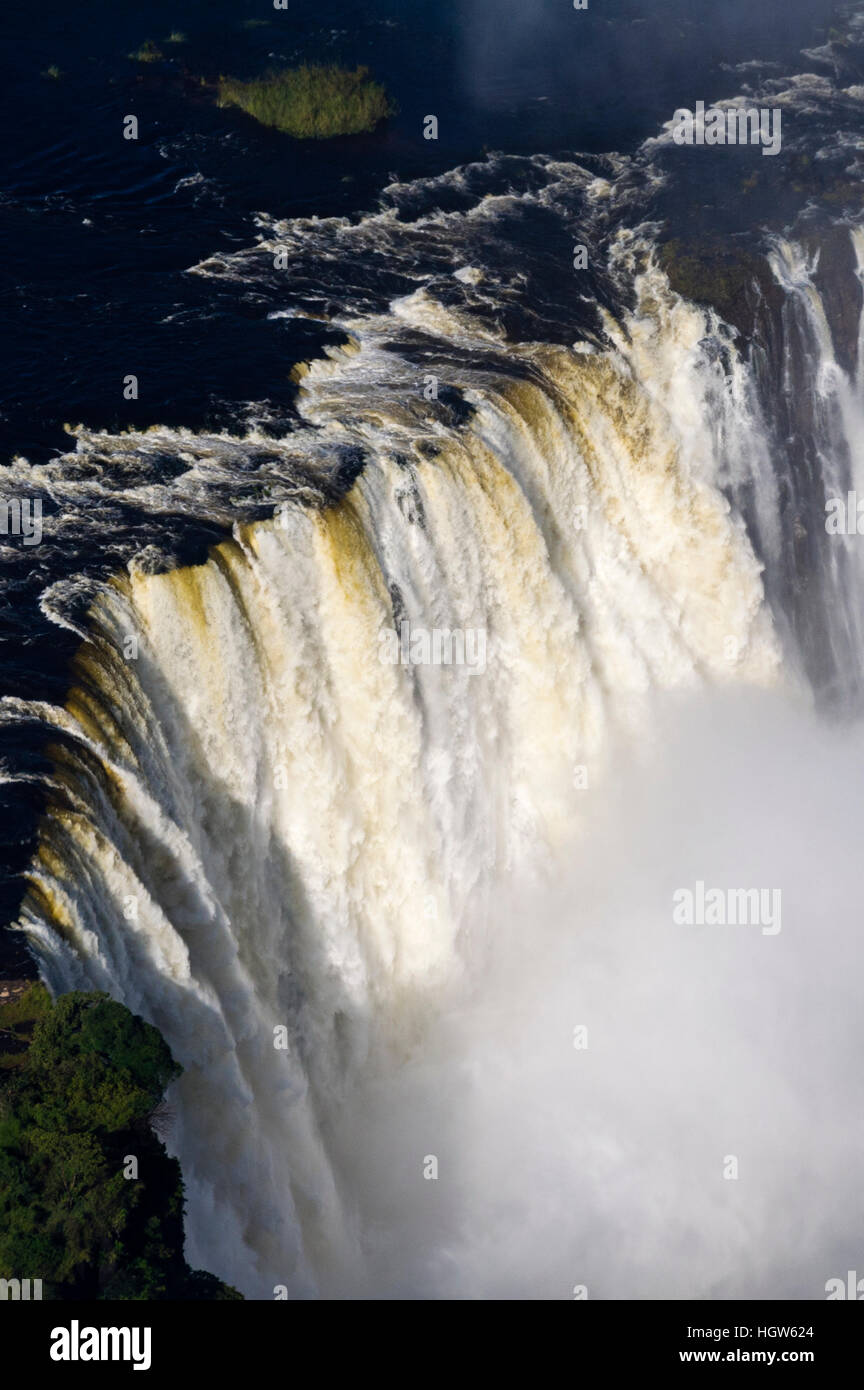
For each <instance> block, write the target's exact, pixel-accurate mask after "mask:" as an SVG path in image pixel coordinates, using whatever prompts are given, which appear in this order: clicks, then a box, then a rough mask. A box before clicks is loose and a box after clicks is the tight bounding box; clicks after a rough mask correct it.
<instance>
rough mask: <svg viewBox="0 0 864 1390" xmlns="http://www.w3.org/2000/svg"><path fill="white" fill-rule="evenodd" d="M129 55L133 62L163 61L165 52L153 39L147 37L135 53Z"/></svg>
mask: <svg viewBox="0 0 864 1390" xmlns="http://www.w3.org/2000/svg"><path fill="white" fill-rule="evenodd" d="M129 57H130V58H131V59H132V61H133V63H161V61H162V59H163V58H164V57H165V54H164V53H163V52H162V49H161V48H160V47H159V45H158V44H157V43H154V42H153V40H152V39H146V40H145V42H144V43H142V45H141V47H140V48H139V49H138V50H137V51H136V52H135V53H130V54H129Z"/></svg>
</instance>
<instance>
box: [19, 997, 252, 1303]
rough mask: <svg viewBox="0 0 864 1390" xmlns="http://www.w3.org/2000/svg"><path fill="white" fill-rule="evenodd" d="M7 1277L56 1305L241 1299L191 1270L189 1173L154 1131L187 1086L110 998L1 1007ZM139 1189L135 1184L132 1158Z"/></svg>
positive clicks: (150, 1031)
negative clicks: (172, 1095) (173, 1090)
mask: <svg viewBox="0 0 864 1390" xmlns="http://www.w3.org/2000/svg"><path fill="white" fill-rule="evenodd" d="M4 1039H5V1044H6V1047H7V1048H11V1051H6V1052H4V1057H5V1058H6V1060H7V1062H9V1059H10V1058H11V1064H10V1065H7V1066H6V1068H5V1071H4V1072H3V1073H2V1075H0V1278H5V1279H14V1278H18V1279H41V1280H42V1281H43V1297H46V1298H54V1299H134V1300H144V1299H239V1298H240V1297H241V1296H242V1295H240V1294H238V1293H237V1292H236V1290H234V1289H232V1288H230V1287H229V1286H228V1285H226V1284H222V1283H221V1282H220V1281H219V1280H218V1279H216V1278H215V1276H214V1275H212V1274H207V1273H205V1272H204V1271H202V1270H192V1269H190V1268H189V1266H188V1265H187V1264H186V1262H185V1260H184V1258H183V1183H182V1178H181V1175H180V1166H179V1164H178V1163H177V1160H176V1159H173V1158H169V1157H168V1154H167V1153H166V1150H165V1146H164V1145H163V1144H162V1142H161V1140H159V1139H158V1138H157V1136H156V1135H155V1134H154V1133H153V1131H152V1129H151V1128H150V1121H151V1119H152V1118H153V1116H154V1112H155V1111H156V1110H157V1107H158V1106H159V1105H160V1102H161V1100H162V1095H163V1092H164V1090H165V1087H166V1086H167V1085H168V1084H169V1083H170V1082H171V1081H173V1080H174V1078H175V1077H177V1076H179V1074H180V1068H179V1067H178V1065H177V1064H176V1062H175V1061H174V1059H173V1057H172V1056H171V1053H170V1051H169V1049H168V1046H167V1044H166V1043H165V1041H164V1039H163V1038H162V1035H161V1034H160V1033H159V1032H158V1030H157V1029H156V1028H153V1027H151V1026H150V1024H148V1023H145V1022H144V1021H143V1019H140V1018H138V1017H136V1016H135V1015H134V1014H131V1013H130V1012H129V1011H128V1009H125V1008H124V1007H123V1005H122V1004H118V1003H116V1002H115V1001H114V1000H112V999H109V998H108V996H107V995H105V994H96V993H92V994H82V993H77V992H76V993H72V994H65V995H61V997H60V998H59V999H58V1000H57V1001H56V1003H54V1004H52V1002H51V999H50V997H49V995H48V993H47V991H46V990H45V989H44V988H43V987H42V986H41V985H30V986H29V987H28V988H27V989H26V990H25V992H24V993H23V994H22V995H20V996H19V997H18V998H17V999H15V1000H13V1001H12V1002H11V1003H9V1004H6V1005H4V1006H2V1007H0V1043H2V1042H3V1040H4ZM132 1158H134V1159H135V1160H136V1162H137V1176H136V1175H130V1176H127V1174H129V1173H130V1159H132Z"/></svg>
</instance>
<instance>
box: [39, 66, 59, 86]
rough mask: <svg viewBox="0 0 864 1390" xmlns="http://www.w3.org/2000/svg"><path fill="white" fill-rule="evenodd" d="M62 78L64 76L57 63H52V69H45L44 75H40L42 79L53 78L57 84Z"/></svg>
mask: <svg viewBox="0 0 864 1390" xmlns="http://www.w3.org/2000/svg"><path fill="white" fill-rule="evenodd" d="M62 76H63V74H62V73H61V71H60V69H59V68H58V66H57V64H56V63H52V64H51V66H50V68H45V70H44V71H43V72H42V73H40V77H51V78H53V80H54V81H55V82H56V81H57V79H58V78H59V77H62Z"/></svg>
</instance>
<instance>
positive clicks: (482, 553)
mask: <svg viewBox="0 0 864 1390" xmlns="http://www.w3.org/2000/svg"><path fill="white" fill-rule="evenodd" d="M637 251H638V246H637V243H636V242H635V241H633V240H632V239H631V240H629V241H628V239H627V238H623V239H622V241H621V244H620V247H619V252H618V254H619V256H620V260H621V265H622V266H623V267H626V265H627V264H629V263H631V261H632V266H633V269H634V276H635V284H636V289H637V292H638V304H637V307H636V309H635V310H634V312H633V313H632V314H630V315H629V316H628V317H627V318H626V319H623V318H622V320H620V321H618V322H615V321H613V319H612V318H611V316H607V325H606V326H607V332H608V334H609V340H610V343H611V346H610V347H609V348H608V349H607V350H606V351H601V350H599V349H596V348H591V347H586V345H584V344H582V345H580V346H578V347H577V348H575V349H574V350H573V351H568V350H565V349H562V348H552V347H547V346H543V345H527V346H523V347H520V348H518V349H516V348H514V349H511V350H510V354H511V356H512V357H514V358H517V357H518V358H519V359H520V361H521V362H522V364H523V365H524V367H525V371H524V372H523V373H522V375H521V376H519V377H515V378H512V379H510V380H507V381H506V382H505V381H504V380H501V381H496V380H494V378H493V376H492V375H491V374H490V373H489V372H488V371H487V372H484V373H479V372H478V373H475V374H474V376H471V375H470V374H468V373H467V372H466V377H465V379H464V383H463V384H464V386H465V390H466V398H467V400H468V401H469V403H470V404H471V405H472V406H473V407H474V414H473V417H472V419H471V421H470V423H469V424H468V425H467V426H464V427H462V428H456V427H452V428H445V427H444V426H442V425H440V424H436V425H433V426H432V427H431V428H425V429H424V430H423V431H418V428H417V421H416V416H415V413H414V411H413V409H412V408H409V406H408V405H407V404H406V405H404V406H400V399H403V400H407V398H408V395H409V393H415V395H416V391H417V384H418V373H417V371H416V369H415V368H413V367H411V366H410V365H409V364H408V363H407V362H405V361H402V360H401V359H399V358H398V357H397V356H396V355H395V354H394V353H392V352H388V351H387V350H386V347H385V344H386V341H387V337H388V333H389V332H390V329H391V326H392V319H393V316H395V317H396V318H397V319H398V320H399V322H400V323H402V324H407V325H409V326H410V327H412V328H414V329H417V330H418V331H422V332H423V333H424V334H426V335H428V336H430V337H433V338H434V337H437V338H439V339H440V340H441V341H442V342H452V341H454V340H457V339H458V341H459V342H460V344H461V345H462V346H465V344H466V343H469V344H470V340H471V335H472V333H476V331H477V330H476V326H472V325H471V324H469V323H468V322H467V321H465V320H463V319H461V318H460V316H459V314H458V312H457V311H455V310H445V309H444V308H443V307H442V306H441V305H440V304H438V303H436V302H435V301H434V300H433V299H432V298H430V297H429V296H428V295H427V294H426V292H425V291H424V290H423V289H421V290H418V291H417V292H416V293H415V294H412V295H410V296H408V297H405V298H403V299H401V300H400V301H399V302H397V303H396V304H394V305H393V306H392V312H391V314H387V315H381V316H379V317H372V316H369V317H367V318H366V319H361V320H357V321H354V322H352V323H351V325H350V330H351V334H352V343H351V345H350V347H349V348H347V349H345V350H344V351H341V352H334V353H332V354H331V357H330V358H329V359H328V360H327V361H322V362H316V363H314V364H312V366H311V368H310V369H309V371H308V373H307V374H306V375H305V376H304V378H303V390H302V394H301V401H300V409H301V413H302V415H303V416H304V418H305V419H306V420H307V421H308V422H309V424H310V426H314V427H315V431H316V433H315V438H316V446H318V447H320V443H321V440H322V438H323V439H324V440H332V441H333V442H334V443H350V444H359V445H361V446H362V447H363V449H364V451H365V454H366V460H367V462H366V467H365V469H364V471H363V473H362V475H361V476H360V478H359V480H358V481H357V483H356V484H355V485H354V487H353V489H352V490H351V491H350V493H349V494H348V495H347V497H345V499H344V500H343V501H342V502H340V503H339V504H338V505H336V506H333V507H331V508H329V509H324V510H321V509H318V510H315V509H312V510H310V509H306V508H304V507H303V506H302V505H300V504H299V503H297V504H294V503H289V504H286V505H285V506H284V507H283V508H282V510H281V513H280V515H279V516H278V517H277V518H275V519H274V520H273V521H272V522H267V523H260V524H256V525H251V526H245V525H244V526H242V527H238V528H237V529H236V531H235V534H234V537H233V539H231V540H227V541H225V542H224V543H223V544H221V545H219V546H218V547H216V549H215V550H214V551H213V552H212V555H211V558H210V560H209V561H208V563H207V564H206V565H203V566H200V567H197V568H186V569H180V570H176V571H173V572H170V573H166V574H160V575H152V574H145V573H143V572H141V571H140V570H139V569H136V568H135V566H134V565H133V566H130V570H129V573H128V574H126V575H123V576H121V577H118V578H117V580H116V582H115V584H114V585H113V587H112V588H111V590H110V591H109V592H108V593H106V594H104V595H102V596H101V597H100V598H99V599H98V600H97V602H96V604H95V605H94V608H93V610H92V614H91V635H90V640H89V641H88V642H87V643H86V644H85V645H84V646H83V647H82V649H81V652H80V654H79V656H78V659H77V667H76V684H75V687H74V689H73V691H72V692H71V694H70V696H69V700H68V704H67V709H66V711H65V712H58V711H54V712H51V711H44V712H43V717H45V718H46V719H47V720H48V721H49V722H50V721H53V722H54V723H56V724H57V725H58V727H59V728H60V729H61V730H62V731H63V733H64V740H63V742H62V745H61V744H58V747H57V749H56V765H57V774H56V775H57V782H58V787H59V789H60V791H58V794H57V795H56V796H55V797H54V798H53V799H52V803H51V805H50V807H49V810H48V814H47V816H46V819H45V821H44V823H43V827H42V832H41V837H40V848H39V853H38V856H37V858H36V860H35V862H34V864H33V867H32V871H31V874H30V884H31V887H30V891H29V893H28V896H27V899H26V901H25V904H24V908H23V911H22V918H21V924H22V926H23V928H24V929H25V930H26V932H27V933H28V935H29V937H30V939H31V941H32V942H33V944H34V946H35V948H36V950H37V952H38V955H39V958H40V961H41V963H42V968H43V970H44V973H45V975H46V978H47V979H48V981H49V983H50V984H51V985H52V986H53V987H56V988H64V989H66V988H70V987H98V988H105V989H108V990H110V992H111V993H112V994H114V995H116V996H117V997H119V998H121V999H123V1001H124V1002H125V1003H126V1004H127V1005H128V1006H129V1007H130V1008H131V1009H133V1010H135V1011H137V1012H140V1013H141V1014H143V1015H144V1016H145V1017H146V1018H148V1019H149V1020H152V1021H153V1022H154V1023H156V1024H157V1026H158V1027H159V1028H160V1029H161V1030H162V1031H163V1033H164V1034H165V1036H166V1038H167V1039H168V1041H169V1043H170V1045H171V1047H172V1049H173V1051H174V1053H175V1055H176V1056H177V1058H178V1060H179V1061H180V1062H181V1063H182V1064H183V1066H184V1068H185V1074H184V1076H183V1078H182V1080H181V1081H180V1082H179V1083H178V1085H177V1087H176V1094H175V1101H176V1108H177V1125H176V1129H175V1132H174V1134H173V1135H172V1139H171V1145H172V1148H173V1149H174V1150H175V1151H176V1152H177V1154H178V1155H179V1157H180V1160H181V1163H182V1166H183V1172H184V1177H185V1180H186V1182H187V1185H188V1194H189V1215H188V1222H187V1226H188V1232H189V1241H190V1254H191V1255H192V1258H193V1262H194V1263H196V1264H202V1265H204V1266H206V1267H207V1268H209V1269H212V1270H213V1271H215V1272H216V1273H217V1274H219V1275H220V1276H221V1277H223V1278H226V1279H227V1280H229V1281H230V1282H233V1283H235V1284H237V1285H238V1286H239V1287H240V1288H241V1289H242V1290H243V1291H244V1292H245V1293H247V1295H249V1296H253V1297H264V1298H267V1297H272V1295H273V1288H274V1286H276V1285H285V1286H287V1288H288V1289H289V1291H290V1293H291V1294H292V1296H307V1295H314V1294H316V1293H324V1294H327V1293H328V1292H333V1291H336V1292H344V1291H346V1290H353V1291H354V1292H357V1291H358V1290H359V1291H363V1289H364V1287H367V1286H366V1285H364V1278H365V1277H366V1273H367V1269H368V1260H369V1251H370V1241H371V1242H372V1245H373V1246H374V1239H375V1234H374V1222H373V1226H372V1228H370V1226H369V1220H370V1219H371V1218H370V1217H369V1213H368V1211H365V1210H364V1205H363V1199H362V1192H361V1191H360V1190H359V1187H358V1184H359V1183H360V1181H361V1178H360V1175H359V1171H358V1169H357V1167H356V1166H355V1165H354V1164H353V1162H352V1156H351V1153H350V1138H349V1139H348V1140H347V1141H346V1136H345V1132H344V1127H343V1126H342V1125H341V1121H342V1117H343V1114H344V1111H345V1108H346V1106H350V1104H351V1103H352V1098H353V1097H355V1096H356V1095H357V1094H367V1095H368V1094H369V1089H370V1087H371V1088H372V1094H373V1096H374V1095H375V1094H376V1093H378V1094H380V1092H381V1091H382V1090H386V1088H387V1087H388V1086H392V1085H395V1084H397V1078H398V1075H399V1072H400V1068H401V1067H402V1066H403V1065H405V1064H406V1063H409V1062H412V1059H413V1062H412V1064H416V1056H417V1050H418V1048H419V1047H420V1044H421V1042H422V1039H423V1037H424V1035H425V1031H426V1030H427V1028H428V1027H430V1026H432V1024H433V1022H434V1020H435V1019H436V1017H440V1016H441V1014H442V1011H445V1012H446V1008H447V1001H448V999H450V998H451V997H453V992H454V991H458V989H459V988H460V987H462V986H464V985H465V978H464V977H465V972H466V970H467V971H470V969H471V968H473V964H474V963H476V960H477V956H478V951H479V950H480V944H481V943H482V942H483V941H484V940H487V939H488V937H489V936H490V934H494V933H493V928H494V916H495V913H496V912H499V911H500V906H501V902H502V895H503V896H506V894H507V892H508V891H509V886H510V885H513V886H514V890H515V887H517V886H518V887H519V889H520V891H526V890H525V885H526V883H531V882H532V881H533V882H536V881H537V880H538V879H539V880H542V879H543V876H544V875H547V874H549V873H550V872H555V869H556V866H560V863H561V860H562V856H566V855H567V853H568V852H569V848H570V846H571V845H572V844H573V841H574V837H575V836H576V835H577V833H578V830H579V827H580V825H582V824H585V822H586V821H590V817H591V809H590V808H591V805H592V800H591V798H592V792H593V789H594V787H595V786H597V785H598V784H599V785H602V783H603V779H604V773H605V770H606V766H607V761H608V759H610V758H614V757H615V756H620V749H621V748H622V747H627V746H628V741H630V743H631V744H632V743H633V742H634V741H635V740H636V739H638V738H639V737H640V736H644V735H645V734H646V731H647V730H648V729H650V727H651V714H652V708H653V705H654V702H655V701H656V699H657V698H658V697H659V696H660V695H661V694H662V692H669V691H704V690H705V688H706V687H707V686H708V685H720V686H730V685H734V684H745V685H751V686H752V685H758V686H765V687H770V686H772V685H774V684H775V683H777V682H778V680H780V679H781V676H780V673H781V657H780V650H779V643H778V640H777V638H776V636H775V631H774V625H773V623H772V619H771V616H770V613H769V611H768V608H767V606H766V604H765V602H764V594H763V587H762V579H761V566H760V562H759V561H758V560H757V558H756V556H755V555H754V553H753V551H752V549H751V547H750V544H749V542H748V540H747V535H746V532H745V527H744V523H743V521H742V519H741V518H740V517H739V516H738V515H736V514H735V512H734V511H733V510H732V508H731V507H730V504H729V502H728V501H727V500H726V496H725V495H724V492H723V491H722V489H724V488H725V489H728V490H729V491H730V492H731V493H732V494H733V495H734V492H735V488H736V486H737V485H743V484H744V483H745V482H746V483H747V484H749V485H750V486H752V487H755V495H756V507H757V511H758V515H759V517H760V526H761V530H762V534H763V535H768V536H769V537H770V536H773V542H772V544H774V545H777V546H778V547H779V544H780V542H779V532H780V525H779V520H778V516H777V500H776V499H777V489H776V481H775V479H774V477H773V474H772V471H771V466H770V462H769V459H770V446H769V443H768V441H767V439H766V434H765V429H764V425H763V423H762V421H761V419H760V416H759V411H758V407H757V405H756V399H757V397H756V392H755V389H754V387H753V382H752V380H751V378H750V375H749V371H748V368H747V367H746V365H745V363H744V362H743V360H742V359H741V358H740V357H739V356H738V355H737V354H736V353H735V351H734V349H732V347H731V346H730V345H729V343H728V341H727V339H728V335H727V339H723V335H722V332H721V329H720V325H719V324H718V322H717V320H716V317H715V316H713V315H710V314H707V313H705V312H703V311H701V310H697V309H695V308H694V307H692V306H690V305H688V304H686V303H684V302H683V301H681V300H680V299H679V298H677V297H676V296H675V295H674V294H672V292H671V291H670V289H669V287H668V284H667V283H666V281H665V278H664V277H663V275H662V274H661V273H660V272H659V270H657V269H656V267H654V266H653V265H649V266H645V265H644V264H643V263H642V262H641V261H639V260H638V259H637ZM784 255H785V253H783V252H781V251H780V250H778V252H777V253H776V257H775V262H774V264H775V271H776V273H777V274H778V276H779V275H780V274H781V271H782V269H783V267H787V268H789V267H791V266H792V260H791V259H790V258H789V256H785V258H784ZM789 273H790V274H791V270H790V272H789ZM796 283H797V282H796ZM808 294H809V291H808ZM814 312H815V311H814ZM718 334H719V335H720V339H721V340H722V341H723V344H724V346H725V348H726V362H727V365H726V366H724V365H723V361H722V360H721V356H720V355H718V353H717V352H716V351H714V350H713V349H714V347H716V345H717V342H718ZM820 341H821V340H820ZM712 345H713V346H712ZM495 346H496V350H498V349H501V348H502V346H503V345H502V343H501V342H500V341H498V342H496V344H495ZM829 349H830V335H829V340H828V342H827V343H822V347H821V349H820V350H821V351H822V353H823V356H824V357H825V358H826V359H827V355H828V353H829ZM730 363H731V366H729V364H730ZM382 381H383V382H384V383H385V384H386V387H387V390H386V392H383V393H382V390H381V384H382ZM403 388H404V389H403ZM400 392H401V397H400ZM845 418H846V417H845V416H844V419H845ZM856 418H857V417H856ZM296 444H297V441H296V440H295V441H294V445H295V447H296ZM403 620H406V621H408V622H409V623H410V625H411V627H412V628H413V629H420V628H422V629H425V630H427V631H431V630H434V629H447V630H451V631H452V630H454V629H459V630H462V631H468V630H479V631H481V632H482V633H483V634H485V639H486V663H485V668H484V669H476V670H470V669H469V668H467V667H465V666H459V665H439V666H434V665H410V664H409V665H401V664H398V665H391V664H388V663H387V662H386V661H383V660H382V659H381V652H382V641H381V634H382V632H385V631H386V630H387V629H388V628H392V627H393V626H394V623H395V624H398V623H400V622H401V621H403ZM130 639H134V644H137V647H136V646H135V645H134V644H133V645H130ZM28 713H32V710H25V709H23V708H20V707H16V706H15V705H14V704H12V703H7V706H6V712H5V717H6V718H16V717H22V716H23V715H25V714H28ZM616 750H618V752H617V753H616ZM586 782H587V790H586ZM538 891H539V890H538ZM280 1029H284V1030H286V1032H285V1034H284V1038H285V1039H286V1040H287V1046H284V1047H283V1046H275V1045H274V1030H280ZM282 1040H283V1037H282V1035H280V1034H279V1033H278V1032H277V1033H276V1034H275V1041H279V1042H281V1041H282ZM418 1142H421V1149H420V1153H421V1155H422V1153H423V1152H425V1150H424V1149H423V1148H422V1141H418ZM346 1145H347V1146H348V1147H346ZM418 1162H419V1158H418ZM433 1282H434V1284H435V1288H436V1289H437V1290H438V1291H440V1290H441V1288H442V1287H444V1288H445V1289H446V1284H447V1280H446V1277H442V1276H441V1275H440V1271H439V1272H438V1274H436V1280H435V1281H433ZM421 1284H422V1281H421ZM565 1296H566V1295H565Z"/></svg>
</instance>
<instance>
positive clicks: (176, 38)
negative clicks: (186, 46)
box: [165, 29, 187, 43]
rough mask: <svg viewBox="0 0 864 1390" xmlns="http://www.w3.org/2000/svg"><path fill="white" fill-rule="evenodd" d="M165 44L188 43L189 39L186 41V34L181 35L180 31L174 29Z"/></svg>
mask: <svg viewBox="0 0 864 1390" xmlns="http://www.w3.org/2000/svg"><path fill="white" fill-rule="evenodd" d="M165 42H166V43H186V42H187V39H186V35H185V34H181V32H180V30H179V29H172V30H171V33H170V34H169V35H168V37H167V39H166V40H165Z"/></svg>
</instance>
